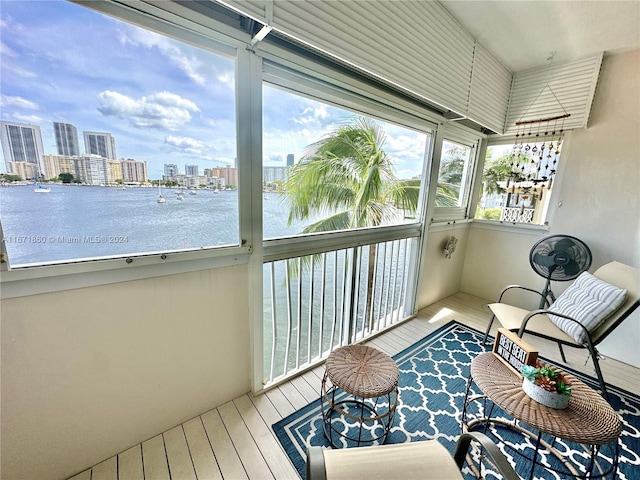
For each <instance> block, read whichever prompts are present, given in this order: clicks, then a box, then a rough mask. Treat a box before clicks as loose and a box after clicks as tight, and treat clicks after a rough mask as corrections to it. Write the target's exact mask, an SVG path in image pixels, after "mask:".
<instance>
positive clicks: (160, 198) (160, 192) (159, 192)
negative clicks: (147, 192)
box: [157, 182, 166, 203]
mask: <svg viewBox="0 0 640 480" xmlns="http://www.w3.org/2000/svg"><path fill="white" fill-rule="evenodd" d="M157 202H158V203H164V202H166V200H165V199H164V197H163V196H162V187H161V186H160V182H158V200H157Z"/></svg>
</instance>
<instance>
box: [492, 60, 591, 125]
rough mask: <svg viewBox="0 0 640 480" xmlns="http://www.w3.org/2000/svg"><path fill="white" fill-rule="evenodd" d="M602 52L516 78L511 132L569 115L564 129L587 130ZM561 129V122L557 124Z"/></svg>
mask: <svg viewBox="0 0 640 480" xmlns="http://www.w3.org/2000/svg"><path fill="white" fill-rule="evenodd" d="M602 57H603V55H602V53H599V54H598V55H593V56H590V57H588V58H584V59H581V60H576V61H572V62H568V63H564V64H561V65H555V66H550V67H547V68H536V69H532V70H527V71H524V72H521V73H516V74H515V75H514V76H513V87H512V91H511V102H510V105H509V110H508V112H507V124H506V128H505V130H506V131H507V133H511V134H515V133H516V132H517V127H516V125H515V124H516V122H518V121H525V120H537V119H541V118H549V117H554V116H557V115H564V114H566V113H568V114H570V115H571V116H570V117H569V118H567V119H565V120H564V129H565V130H570V129H573V128H584V127H586V126H587V122H588V120H589V113H590V111H591V104H592V102H593V97H594V95H595V90H596V84H597V82H598V75H599V73H600V67H601V65H602ZM557 126H558V128H559V127H560V122H558V123H557Z"/></svg>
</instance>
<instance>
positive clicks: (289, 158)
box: [287, 153, 294, 167]
mask: <svg viewBox="0 0 640 480" xmlns="http://www.w3.org/2000/svg"><path fill="white" fill-rule="evenodd" d="M293 158H294V157H293V153H289V154H288V155H287V167H293Z"/></svg>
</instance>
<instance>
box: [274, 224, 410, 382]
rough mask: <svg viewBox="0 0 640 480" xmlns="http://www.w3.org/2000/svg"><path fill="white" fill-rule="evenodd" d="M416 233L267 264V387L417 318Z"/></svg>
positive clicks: (282, 259) (291, 257)
mask: <svg viewBox="0 0 640 480" xmlns="http://www.w3.org/2000/svg"><path fill="white" fill-rule="evenodd" d="M416 245H417V237H416V232H412V233H411V234H409V235H407V236H405V237H404V238H396V239H393V240H387V241H379V242H377V243H371V244H366V245H354V246H347V247H345V248H339V249H331V250H326V251H319V252H318V253H313V254H309V255H298V256H290V257H287V258H281V259H278V260H273V261H268V262H265V263H264V268H263V274H264V277H263V285H264V295H263V297H264V310H263V311H264V324H263V326H264V330H263V339H264V379H265V380H264V383H265V385H267V386H268V385H270V384H272V383H276V382H279V381H280V380H282V379H284V378H287V377H289V376H291V375H293V374H295V373H297V372H299V371H301V370H304V369H305V368H308V367H310V366H312V365H314V364H315V363H317V362H319V361H321V360H323V359H324V358H326V357H327V356H328V355H329V353H330V352H331V351H332V350H333V349H335V348H337V347H339V346H342V345H347V344H351V343H355V342H359V341H361V340H363V339H365V338H368V337H370V336H372V335H374V334H376V333H378V332H381V331H383V330H385V329H386V328H388V327H389V326H391V325H394V324H396V323H398V322H399V321H401V320H404V319H406V318H408V317H409V316H410V315H411V314H412V313H413V298H414V294H415V289H414V288H413V285H414V284H415V280H414V277H413V275H414V272H415V268H414V266H415V264H416V253H417V248H416Z"/></svg>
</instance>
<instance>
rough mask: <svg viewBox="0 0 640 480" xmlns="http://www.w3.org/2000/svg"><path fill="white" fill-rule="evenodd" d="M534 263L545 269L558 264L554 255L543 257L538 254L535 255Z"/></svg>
mask: <svg viewBox="0 0 640 480" xmlns="http://www.w3.org/2000/svg"><path fill="white" fill-rule="evenodd" d="M533 261H534V262H535V263H537V264H538V265H540V266H543V267H550V266H552V265H555V263H556V262H555V260H554V259H553V255H543V254H541V253H537V252H536V253H534V254H533Z"/></svg>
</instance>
